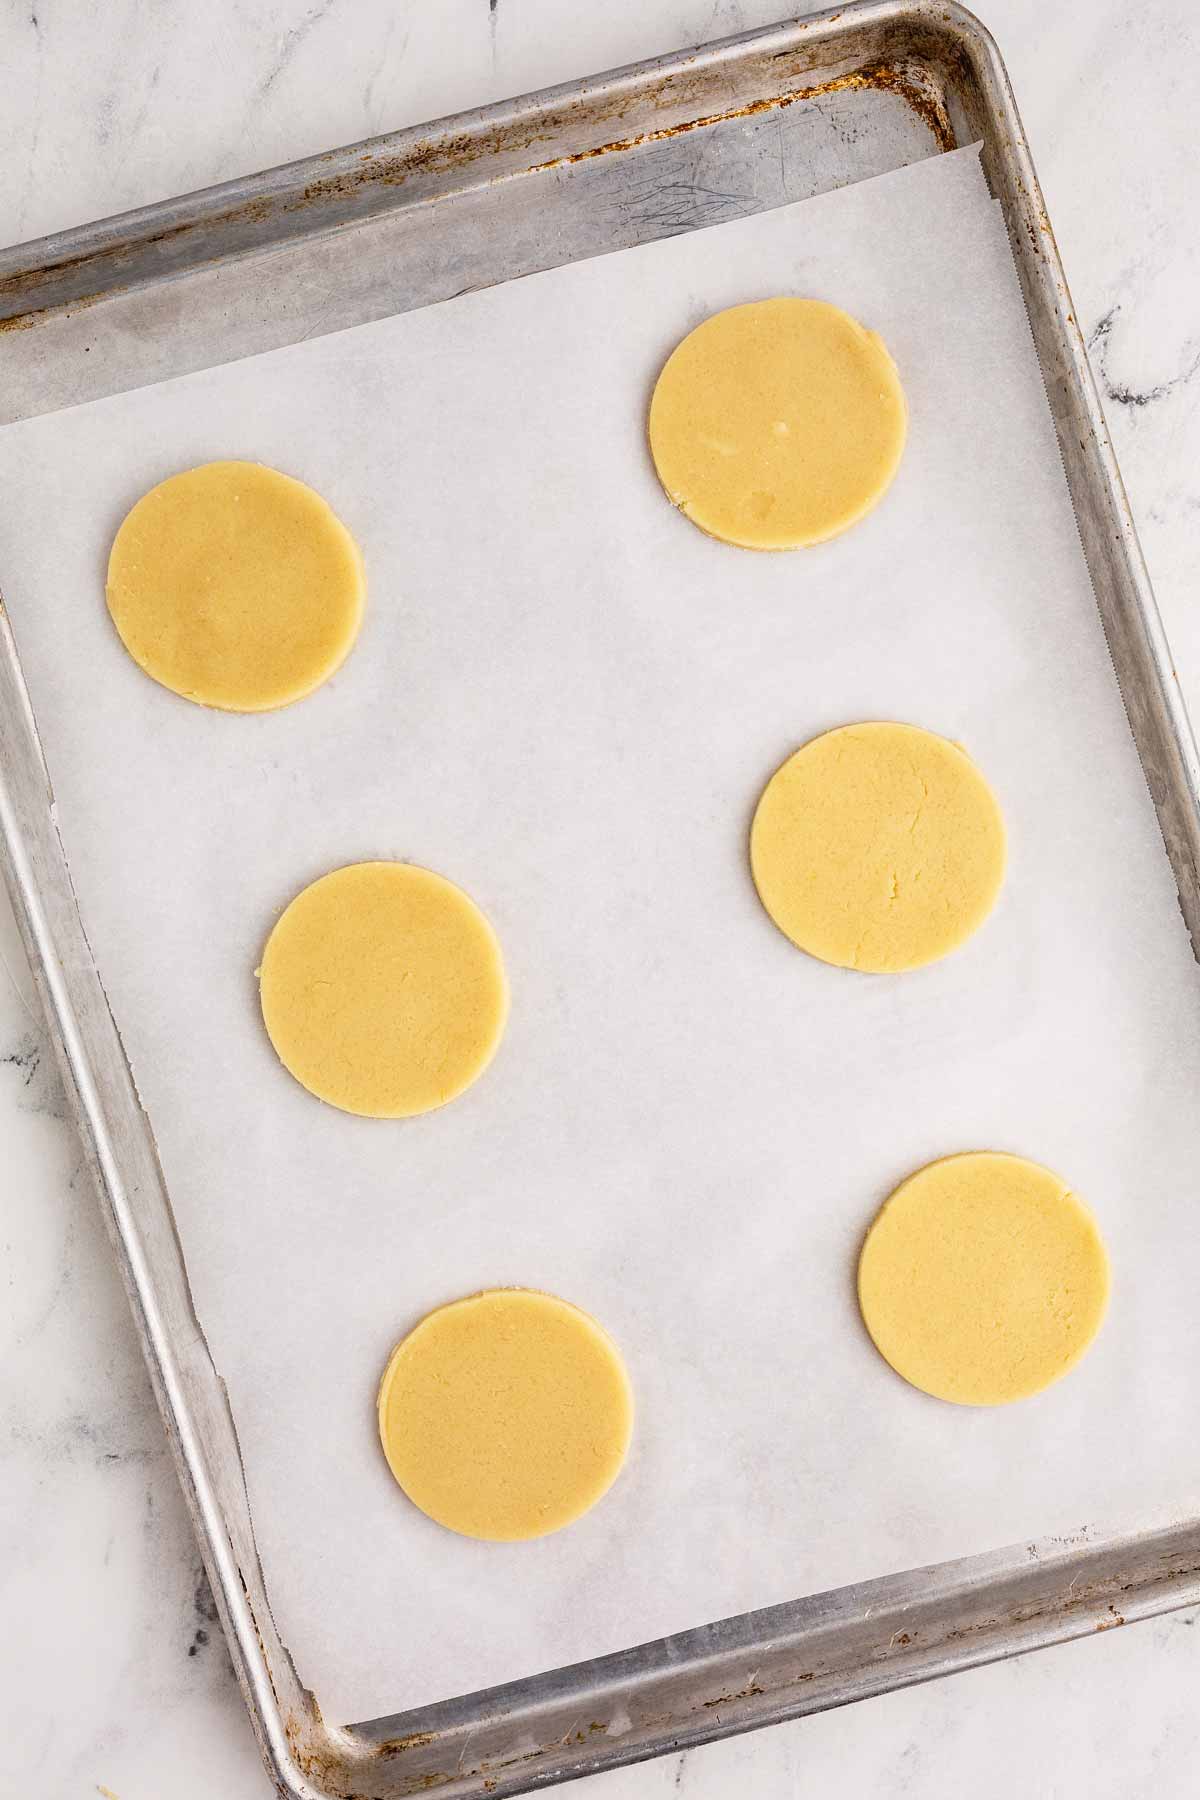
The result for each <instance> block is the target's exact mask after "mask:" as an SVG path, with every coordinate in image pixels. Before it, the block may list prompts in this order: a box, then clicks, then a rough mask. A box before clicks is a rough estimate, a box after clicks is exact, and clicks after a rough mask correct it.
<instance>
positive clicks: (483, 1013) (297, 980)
mask: <svg viewBox="0 0 1200 1800" xmlns="http://www.w3.org/2000/svg"><path fill="white" fill-rule="evenodd" d="M258 973H259V997H260V999H261V1002H262V1012H263V1020H264V1022H265V1024H266V1027H267V1033H268V1035H269V1037H270V1039H271V1042H272V1044H273V1045H274V1047H275V1051H276V1054H277V1055H278V1057H279V1060H280V1062H282V1064H283V1066H284V1068H285V1069H287V1070H288V1071H289V1072H290V1073H291V1074H292V1075H294V1076H295V1077H296V1080H297V1081H298V1082H300V1083H301V1085H302V1086H304V1087H306V1088H307V1089H308V1091H309V1093H311V1094H315V1095H316V1096H317V1098H318V1099H320V1100H327V1101H328V1102H329V1104H330V1105H331V1106H337V1107H340V1108H341V1110H342V1111H343V1112H349V1113H358V1114H359V1115H360V1116H362V1117H364V1118H371V1119H404V1118H409V1117H411V1116H412V1115H414V1114H416V1113H425V1112H431V1111H432V1110H433V1108H434V1107H437V1106H444V1105H445V1104H446V1102H447V1101H448V1100H453V1099H454V1098H455V1096H456V1095H458V1094H461V1093H462V1092H463V1090H464V1088H468V1087H470V1085H471V1083H472V1082H473V1081H475V1080H476V1079H477V1078H478V1077H479V1076H480V1075H481V1074H482V1073H483V1071H484V1069H485V1068H486V1067H487V1065H488V1063H489V1062H490V1061H491V1059H492V1057H493V1055H494V1054H495V1051H496V1047H497V1045H498V1044H499V1042H500V1039H501V1036H502V1035H503V1032H504V1025H505V1021H506V1019H507V1017H508V984H507V981H506V979H505V974H504V962H503V959H502V957H501V954H500V945H499V944H498V942H497V941H496V935H495V933H494V932H493V930H492V928H491V926H490V925H489V924H488V921H487V920H486V919H485V918H484V916H483V914H482V913H481V912H480V910H479V908H478V907H477V906H476V905H475V902H474V901H473V900H471V899H469V898H468V896H467V895H466V894H464V893H463V891H462V889H461V888H457V887H455V885H454V883H453V882H452V881H447V880H445V878H444V877H443V876H441V875H435V874H433V873H432V871H431V870H429V869H421V868H417V867H415V866H414V865H413V864H411V863H397V862H371V863H352V864H350V865H349V866H348V867H347V868H344V869H335V870H333V872H332V873H331V874H329V875H323V876H322V877H321V879H320V880H319V881H314V882H313V883H312V885H311V887H306V888H305V889H304V890H303V892H301V893H299V894H297V896H296V898H295V899H294V900H293V901H292V903H291V905H290V906H289V907H287V909H286V910H285V911H284V912H283V914H282V915H281V916H280V918H279V920H278V922H277V924H276V926H275V928H274V930H273V931H272V933H271V935H270V937H269V938H268V940H267V947H266V949H265V950H264V952H263V959H262V967H261V968H260V970H259V972H258Z"/></svg>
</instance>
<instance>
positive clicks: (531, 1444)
mask: <svg viewBox="0 0 1200 1800" xmlns="http://www.w3.org/2000/svg"><path fill="white" fill-rule="evenodd" d="M632 1430H633V1394H632V1391H631V1389H630V1385H629V1377H628V1375H627V1374H626V1372H625V1365H624V1363H623V1362H622V1361H621V1358H620V1355H619V1354H618V1352H617V1349H616V1346H615V1345H614V1344H613V1342H612V1340H611V1339H610V1338H609V1336H608V1334H607V1333H606V1332H605V1331H603V1330H602V1329H601V1327H600V1326H599V1325H598V1324H597V1323H596V1321H595V1319H593V1318H591V1317H589V1315H588V1314H587V1313H585V1312H581V1311H580V1310H579V1308H578V1307H575V1306H570V1305H568V1303H567V1302H566V1301H565V1300H556V1299H554V1298H553V1296H552V1295H550V1294H542V1293H537V1292H535V1291H533V1290H532V1289H529V1288H494V1289H491V1290H490V1291H489V1292H487V1293H483V1294H474V1295H472V1296H471V1298H470V1299H467V1300H456V1301H454V1302H452V1303H451V1304H450V1305H449V1306H443V1307H439V1309H438V1310H437V1311H436V1312H432V1313H430V1314H429V1316H428V1317H427V1318H425V1319H423V1320H422V1321H421V1323H420V1324H419V1325H418V1326H417V1327H416V1328H415V1330H413V1331H410V1332H409V1334H408V1336H407V1337H406V1338H404V1339H403V1341H402V1342H401V1343H400V1344H398V1345H397V1347H396V1349H395V1350H394V1351H393V1352H392V1356H391V1360H390V1361H389V1363H388V1365H387V1368H386V1370H385V1371H384V1376H383V1380H382V1382H381V1383H380V1386H379V1435H380V1438H381V1439H382V1442H383V1449H384V1454H385V1456H386V1457H387V1460H388V1466H389V1467H390V1469H391V1471H392V1474H393V1475H394V1476H395V1477H396V1480H397V1481H398V1482H399V1483H400V1486H401V1487H402V1488H403V1489H404V1492H405V1493H406V1494H407V1495H408V1497H409V1499H410V1500H411V1501H412V1502H413V1503H414V1505H416V1506H419V1507H420V1509H421V1511H422V1512H424V1513H428V1515H429V1517H430V1518H431V1519H436V1520H437V1522H438V1524H439V1525H445V1526H448V1527H449V1529H450V1530H451V1531H458V1532H462V1533H463V1535H464V1536H466V1537H474V1538H491V1539H493V1540H496V1541H503V1540H510V1539H515V1538H536V1537H544V1536H545V1535H546V1534H547V1533H548V1532H551V1531H557V1530H558V1529H559V1528H560V1526H563V1525H569V1524H570V1523H571V1521H572V1520H573V1519H578V1518H579V1517H580V1515H581V1514H583V1513H585V1512H587V1511H588V1509H589V1507H592V1506H594V1505H595V1504H596V1501H597V1500H599V1499H600V1497H601V1495H602V1494H604V1493H606V1492H607V1491H608V1489H609V1488H610V1487H611V1486H612V1483H613V1482H614V1481H615V1480H616V1477H617V1475H618V1473H619V1471H620V1468H621V1465H622V1463H623V1462H624V1461H625V1455H626V1452H627V1450H628V1448H629V1439H630V1435H631V1433H632Z"/></svg>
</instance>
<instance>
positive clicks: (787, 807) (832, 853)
mask: <svg viewBox="0 0 1200 1800" xmlns="http://www.w3.org/2000/svg"><path fill="white" fill-rule="evenodd" d="M1005 858H1006V841H1005V831H1004V818H1003V815H1002V814H1001V811H1000V808H999V805H998V804H997V801H996V797H995V795H994V794H993V793H992V790H991V788H990V787H989V786H988V784H987V782H986V781H985V780H984V778H983V776H982V775H981V774H980V772H979V770H978V769H977V768H976V766H975V764H974V763H973V762H972V761H971V758H970V757H969V756H968V755H967V753H966V751H965V750H962V749H960V748H959V746H958V745H957V744H952V743H951V742H950V741H949V739H948V738H943V737H938V736H936V734H935V733H934V732H932V731H923V730H921V728H920V727H919V726H916V725H896V724H891V723H881V722H872V723H867V724H861V725H843V726H839V727H838V729H837V730H835V731H827V732H825V733H824V735H823V736H821V737H818V738H813V739H812V740H811V742H809V743H807V744H805V745H804V746H803V747H802V748H801V749H799V750H797V751H796V753H795V755H794V756H790V757H789V758H788V760H787V762H785V763H784V764H783V767H782V768H780V769H778V770H776V772H775V774H774V775H773V776H772V777H771V779H770V781H769V782H768V783H767V785H766V787H765V788H764V790H763V794H762V798H761V799H760V800H759V803H758V808H757V810H756V812H755V814H754V823H753V825H752V826H751V829H750V865H751V869H752V872H753V875H754V884H755V886H756V887H757V889H758V893H759V898H760V899H761V901H762V903H763V905H764V906H765V907H766V909H767V911H768V913H769V914H770V915H771V918H772V919H773V920H774V921H775V923H776V925H778V927H779V929H780V931H782V932H783V933H784V935H785V936H786V937H789V938H790V939H791V940H792V942H793V944H796V945H797V946H798V947H799V948H800V949H801V950H806V951H807V952H808V953H809V955H810V956H816V957H819V958H820V959H821V961H822V962H827V963H834V964H836V965H837V966H838V967H839V968H844V969H858V970H861V971H863V972H864V973H869V974H894V973H896V972H898V971H900V970H903V969H916V968H920V967H921V966H922V964H924V963H930V962H936V961H937V960H938V958H939V957H942V956H946V955H948V954H949V952H950V951H952V950H956V949H957V948H958V946H959V945H960V944H962V943H964V942H965V941H966V939H967V938H969V937H970V936H971V934H972V932H974V931H976V930H977V929H978V927H979V926H980V925H982V923H983V921H984V919H985V918H986V917H987V915H988V913H989V912H990V911H991V909H992V907H993V905H994V904H995V901H996V897H997V895H998V894H999V892H1000V887H1001V884H1002V882H1003V880H1004V866H1005Z"/></svg>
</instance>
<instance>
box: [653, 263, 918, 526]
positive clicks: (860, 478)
mask: <svg viewBox="0 0 1200 1800" xmlns="http://www.w3.org/2000/svg"><path fill="white" fill-rule="evenodd" d="M907 425H908V413H907V408H906V406H905V402H904V390H903V388H902V387H901V386H900V377H899V375H898V374H897V373H896V365H895V363H894V362H893V361H892V359H891V357H890V356H889V355H888V353H887V350H886V348H885V347H884V344H883V341H882V339H881V338H879V337H877V336H876V334H875V333H874V332H873V331H868V330H867V329H866V328H865V326H862V325H860V324H859V323H858V320H857V319H852V318H851V317H850V315H849V313H844V312H843V311H842V310H841V308H840V307H838V306H830V305H829V304H828V303H827V302H826V301H824V300H799V299H796V298H794V297H785V298H783V299H778V300H756V301H754V302H752V303H751V304H750V305H748V306H731V307H729V308H728V310H727V311H725V312H719V313H714V315H713V316H712V318H710V319H705V321H704V323H703V324H702V325H697V327H696V329H695V330H694V331H692V332H689V333H688V335H687V337H685V338H684V340H683V342H682V343H681V344H680V345H679V346H678V347H677V348H676V349H675V350H674V351H673V352H672V353H671V355H670V356H669V357H668V359H667V362H666V366H665V367H664V369H663V372H662V374H661V375H660V376H659V378H658V384H657V386H656V387H655V389H654V397H653V399H652V400H651V402H650V451H651V454H652V455H653V457H654V465H655V467H656V469H657V470H658V476H659V480H660V481H661V482H662V484H663V486H664V488H665V489H666V490H667V494H668V495H669V497H670V498H671V500H673V501H674V503H675V505H676V506H678V507H679V508H680V509H681V511H683V512H685V513H686V514H687V516H688V518H689V519H691V520H692V521H693V523H694V524H696V525H699V526H700V528H701V530H702V531H707V532H708V533H709V535H710V536H711V537H715V538H721V539H722V540H723V541H724V542H725V543H727V544H741V545H743V546H744V547H745V548H746V549H748V550H795V549H798V548H799V547H800V546H801V545H804V544H819V543H821V542H822V541H823V540H824V539H825V538H831V537H836V536H837V534H838V532H840V531H845V530H846V528H847V526H849V525H853V524H855V523H856V522H857V521H858V520H859V519H861V518H863V517H864V515H865V514H866V513H869V512H870V510H871V508H872V507H873V506H875V505H876V503H877V502H878V501H879V500H881V499H882V498H883V495H884V493H885V492H886V490H887V488H888V486H889V485H890V483H891V480H892V477H893V476H894V475H895V473H896V470H897V468H898V467H899V465H900V457H901V454H902V452H903V450H904V438H905V433H906V431H907Z"/></svg>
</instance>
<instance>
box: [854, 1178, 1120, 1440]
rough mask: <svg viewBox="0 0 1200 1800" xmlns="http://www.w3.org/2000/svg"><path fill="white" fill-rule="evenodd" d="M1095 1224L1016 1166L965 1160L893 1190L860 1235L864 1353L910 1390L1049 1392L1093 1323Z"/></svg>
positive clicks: (1103, 1290) (983, 1399)
mask: <svg viewBox="0 0 1200 1800" xmlns="http://www.w3.org/2000/svg"><path fill="white" fill-rule="evenodd" d="M1108 1290H1109V1269H1108V1256H1107V1254H1106V1252H1105V1249H1104V1244H1103V1242H1102V1240H1101V1237H1100V1233H1099V1231H1098V1230H1097V1227H1096V1221H1095V1219H1094V1218H1093V1217H1092V1215H1091V1213H1090V1212H1089V1211H1088V1209H1087V1207H1086V1206H1085V1205H1084V1204H1083V1202H1082V1201H1081V1200H1079V1199H1078V1198H1077V1197H1076V1196H1075V1195H1074V1194H1073V1193H1072V1192H1071V1191H1070V1189H1069V1188H1068V1186H1067V1184H1066V1182H1065V1181H1062V1180H1060V1179H1059V1177H1058V1176H1057V1175H1052V1174H1051V1172H1050V1170H1049V1169H1043V1168H1041V1167H1040V1166H1039V1164H1037V1163H1033V1162H1026V1160H1025V1158H1024V1157H1022V1156H1004V1155H1000V1154H998V1153H995V1152H992V1151H972V1152H969V1153H967V1154H965V1155H962V1156H948V1157H946V1158H945V1159H944V1160H943V1161H941V1162H935V1163H930V1164H929V1165H928V1167H926V1168H924V1169H920V1170H918V1171H917V1173H916V1174H915V1175H910V1176H909V1178H908V1180H907V1181H905V1182H903V1183H902V1184H901V1186H900V1187H898V1188H897V1189H896V1191H895V1193H894V1194H893V1195H892V1197H891V1199H890V1200H888V1201H887V1202H886V1204H885V1205H884V1207H883V1210H882V1211H881V1212H880V1214H879V1217H878V1218H877V1219H876V1220H875V1223H874V1224H873V1225H872V1227H871V1229H870V1231H869V1232H868V1233H867V1240H866V1243H865V1244H864V1245H863V1250H862V1256H861V1258H860V1259H859V1265H858V1298H859V1304H860V1306H861V1307H862V1316H863V1319H864V1321H865V1323H866V1327H867V1330H868V1331H869V1332H870V1334H871V1336H872V1338H873V1339H874V1341H875V1345H876V1348H877V1349H878V1350H879V1351H880V1353H881V1355H883V1356H884V1357H886V1359H887V1361H888V1362H889V1363H891V1365H892V1367H893V1369H895V1370H896V1373H897V1374H898V1375H903V1377H904V1379H905V1380H906V1381H910V1382H912V1384H913V1386H914V1387H918V1388H921V1389H923V1391H924V1392H925V1393H927V1394H933V1395H935V1396H936V1397H937V1398H938V1399H939V1400H953V1401H956V1402H957V1403H958V1404H959V1405H961V1406H1001V1405H1003V1404H1005V1403H1006V1402H1007V1401H1009V1400H1022V1399H1024V1398H1025V1397H1026V1396H1027V1395H1029V1394H1036V1393H1039V1392H1040V1391H1041V1389H1042V1388H1045V1387H1049V1385H1050V1383H1051V1382H1053V1381H1057V1380H1058V1379H1059V1377H1060V1376H1061V1375H1065V1374H1066V1373H1067V1371H1068V1370H1069V1369H1072V1368H1074V1366H1075V1364H1076V1363H1077V1362H1078V1361H1079V1359H1080V1357H1081V1356H1082V1355H1083V1354H1084V1352H1085V1351H1086V1349H1087V1348H1088V1346H1089V1344H1090V1343H1091V1342H1092V1339H1093V1338H1094V1337H1095V1335H1096V1333H1097V1331H1098V1330H1099V1329H1100V1325H1101V1322H1102V1320H1103V1318H1104V1312H1105V1308H1106V1306H1107V1304H1108Z"/></svg>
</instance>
